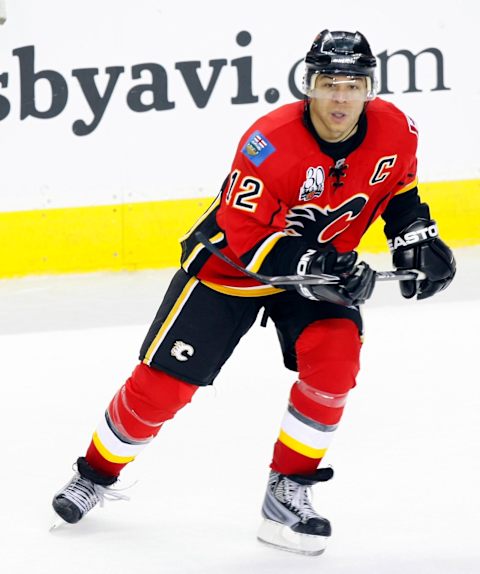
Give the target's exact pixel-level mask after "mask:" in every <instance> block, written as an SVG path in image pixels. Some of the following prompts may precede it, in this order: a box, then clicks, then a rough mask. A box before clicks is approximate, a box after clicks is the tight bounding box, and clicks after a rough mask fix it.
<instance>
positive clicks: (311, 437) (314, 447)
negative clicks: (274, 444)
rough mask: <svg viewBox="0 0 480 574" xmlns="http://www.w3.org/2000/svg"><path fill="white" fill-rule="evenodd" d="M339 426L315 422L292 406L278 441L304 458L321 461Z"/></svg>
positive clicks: (289, 407) (283, 422)
mask: <svg viewBox="0 0 480 574" xmlns="http://www.w3.org/2000/svg"><path fill="white" fill-rule="evenodd" d="M337 426H338V425H324V424H321V423H319V422H317V421H314V420H313V419H310V418H308V417H306V416H304V415H302V414H301V413H300V412H299V411H297V410H296V409H295V407H294V406H293V405H291V404H290V405H289V406H288V410H287V412H286V413H285V416H284V417H283V420H282V424H281V428H280V435H279V437H278V439H279V440H280V442H282V443H283V444H284V445H285V446H288V448H290V449H292V450H294V451H295V452H298V453H299V454H302V455H303V456H307V457H308V458H315V459H320V458H323V457H324V456H325V453H326V451H327V449H328V447H329V446H330V443H331V442H332V439H333V436H334V431H335V430H336V428H337Z"/></svg>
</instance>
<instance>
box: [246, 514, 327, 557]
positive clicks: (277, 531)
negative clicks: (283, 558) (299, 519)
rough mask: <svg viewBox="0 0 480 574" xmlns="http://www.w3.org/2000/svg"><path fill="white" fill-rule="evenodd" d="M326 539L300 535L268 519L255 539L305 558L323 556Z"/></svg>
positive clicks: (325, 537) (311, 535)
mask: <svg viewBox="0 0 480 574" xmlns="http://www.w3.org/2000/svg"><path fill="white" fill-rule="evenodd" d="M328 538H329V537H328V536H315V535H313V534H300V533H298V532H294V531H293V530H292V529H291V528H290V527H288V526H286V525H285V524H281V523H280V522H274V521H273V520H268V519H264V521H263V522H262V524H261V525H260V528H259V530H258V534H257V539H258V540H259V541H260V542H262V543H263V544H266V545H267V546H271V547H273V548H277V549H278V550H285V551H287V552H294V553H295V554H303V555H305V556H319V555H320V554H323V552H324V551H325V548H326V546H327V542H328Z"/></svg>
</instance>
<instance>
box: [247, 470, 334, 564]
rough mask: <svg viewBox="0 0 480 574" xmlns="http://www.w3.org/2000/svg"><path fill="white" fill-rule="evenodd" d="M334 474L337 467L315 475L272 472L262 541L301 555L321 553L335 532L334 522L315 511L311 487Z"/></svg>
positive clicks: (259, 534)
mask: <svg viewBox="0 0 480 574" xmlns="http://www.w3.org/2000/svg"><path fill="white" fill-rule="evenodd" d="M332 476H333V469H331V468H321V469H318V470H317V471H316V472H315V473H314V474H312V475H309V476H303V475H299V474H292V475H288V476H287V475H285V474H279V473H278V472H274V471H271V472H270V477H269V480H268V486H267V492H266V494H265V500H264V502H263V507H262V515H263V517H264V521H263V523H262V525H261V526H260V529H259V531H258V540H260V541H261V542H263V543H265V544H268V545H270V546H275V547H276V548H280V549H282V550H289V551H290V552H297V553H299V554H310V555H313V556H315V555H317V554H321V553H322V552H323V551H324V550H325V547H326V545H327V541H328V538H329V536H330V535H331V533H332V529H331V526H330V522H329V521H328V520H327V519H326V518H323V517H322V516H320V515H319V514H317V513H316V512H315V510H314V509H313V507H312V503H311V501H310V489H311V487H312V485H314V484H316V483H317V482H325V481H327V480H330V479H331V478H332Z"/></svg>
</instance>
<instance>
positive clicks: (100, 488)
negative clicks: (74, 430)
mask: <svg viewBox="0 0 480 574" xmlns="http://www.w3.org/2000/svg"><path fill="white" fill-rule="evenodd" d="M76 466H77V469H76V472H75V475H74V476H73V478H72V479H71V480H70V482H68V483H67V484H66V485H65V486H64V487H63V488H62V489H61V490H60V491H59V492H57V494H56V495H55V496H54V497H53V501H52V505H53V509H54V510H55V512H56V513H57V514H58V515H59V516H60V518H62V519H63V520H65V522H68V523H70V524H75V523H76V522H78V521H79V520H81V519H82V518H83V517H84V516H85V514H87V512H88V511H89V510H91V509H92V508H93V507H94V506H96V504H97V503H100V506H103V502H104V500H105V499H127V498H128V497H127V496H124V495H123V494H121V493H119V492H118V491H115V490H112V489H110V488H108V487H109V486H111V485H112V484H114V483H115V482H116V481H117V477H116V476H107V475H105V474H101V473H99V472H97V471H96V470H94V469H93V468H92V467H91V466H90V465H89V464H88V462H87V461H86V460H85V458H83V457H81V458H79V459H78V460H77V465H76Z"/></svg>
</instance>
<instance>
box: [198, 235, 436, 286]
mask: <svg viewBox="0 0 480 574" xmlns="http://www.w3.org/2000/svg"><path fill="white" fill-rule="evenodd" d="M195 238H196V239H198V241H199V242H200V243H201V244H202V245H203V246H204V247H205V248H206V249H208V251H210V253H212V254H213V255H215V256H216V257H218V258H219V259H221V260H222V261H224V262H225V263H227V264H228V265H230V266H231V267H233V268H234V269H236V270H237V271H240V272H241V273H243V274H244V275H247V276H248V277H251V278H252V279H256V280H257V281H259V282H260V283H263V284H264V285H277V286H280V285H285V286H288V285H299V284H302V285H335V284H336V283H339V281H340V278H339V277H337V276H336V275H326V274H323V275H276V276H275V275H274V276H270V275H262V274H261V273H254V272H253V271H249V270H248V269H245V267H242V266H241V265H238V263H235V261H232V260H231V259H230V257H227V256H226V255H225V254H224V253H222V252H221V251H220V249H218V247H216V246H215V245H213V243H210V241H209V240H208V239H207V237H205V235H204V234H203V233H202V232H201V231H197V232H196V233H195ZM376 278H377V281H408V280H411V279H416V280H421V279H424V278H425V275H424V274H423V273H422V272H421V271H416V270H415V269H403V270H397V271H377V272H376Z"/></svg>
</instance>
